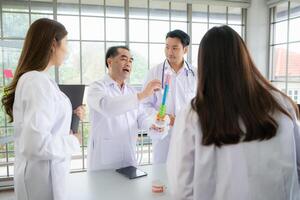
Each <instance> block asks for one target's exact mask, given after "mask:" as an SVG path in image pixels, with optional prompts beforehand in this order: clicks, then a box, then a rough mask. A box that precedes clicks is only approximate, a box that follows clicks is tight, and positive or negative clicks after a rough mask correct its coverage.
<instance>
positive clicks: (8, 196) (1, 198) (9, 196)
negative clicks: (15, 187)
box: [0, 191, 15, 200]
mask: <svg viewBox="0 0 300 200" xmlns="http://www.w3.org/2000/svg"><path fill="white" fill-rule="evenodd" d="M14 199H15V198H14V192H13V191H5V192H0V200H14Z"/></svg>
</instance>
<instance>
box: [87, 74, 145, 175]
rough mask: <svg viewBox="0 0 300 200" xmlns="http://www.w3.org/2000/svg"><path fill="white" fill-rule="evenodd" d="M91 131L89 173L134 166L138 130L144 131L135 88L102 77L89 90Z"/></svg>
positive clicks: (143, 113) (140, 108)
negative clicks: (121, 86)
mask: <svg viewBox="0 0 300 200" xmlns="http://www.w3.org/2000/svg"><path fill="white" fill-rule="evenodd" d="M87 103H88V106H89V109H90V122H91V131H90V135H89V142H88V165H87V168H88V170H102V169H116V168H121V167H126V166H129V165H133V166H135V165H137V161H136V152H135V149H136V141H137V134H138V129H139V128H147V127H149V126H150V122H147V119H148V118H147V115H146V114H145V112H143V109H142V105H141V104H140V103H139V101H138V98H137V94H136V91H135V90H134V88H132V87H130V86H129V85H127V84H125V85H124V87H123V88H122V89H120V88H119V86H118V84H117V82H115V81H114V80H112V79H111V77H110V76H109V75H105V76H104V78H103V79H101V80H99V81H96V82H94V83H92V84H91V85H90V87H89V90H88V96H87Z"/></svg>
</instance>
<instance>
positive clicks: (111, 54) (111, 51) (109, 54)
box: [105, 46, 130, 68]
mask: <svg viewBox="0 0 300 200" xmlns="http://www.w3.org/2000/svg"><path fill="white" fill-rule="evenodd" d="M118 49H126V50H128V51H130V50H129V48H128V47H127V46H112V47H109V49H108V50H107V52H106V55H105V65H106V67H107V68H108V63H107V59H108V58H113V57H116V56H117V55H118V54H119V52H118Z"/></svg>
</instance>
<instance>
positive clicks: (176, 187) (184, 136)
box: [167, 107, 195, 200]
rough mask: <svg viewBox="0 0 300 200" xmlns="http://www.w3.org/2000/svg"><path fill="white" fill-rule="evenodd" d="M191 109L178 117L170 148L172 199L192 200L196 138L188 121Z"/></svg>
mask: <svg viewBox="0 0 300 200" xmlns="http://www.w3.org/2000/svg"><path fill="white" fill-rule="evenodd" d="M189 110H190V107H189V109H183V110H182V111H180V113H179V114H178V116H177V119H176V122H175V124H174V128H173V133H172V136H171V142H170V147H169V154H168V160H167V174H168V180H169V185H170V191H171V194H172V199H176V200H192V199H194V198H193V179H194V164H195V163H194V160H195V158H194V157H195V136H194V130H193V129H192V128H190V127H191V126H190V125H189V123H190V121H191V120H189V119H187V117H188V113H189Z"/></svg>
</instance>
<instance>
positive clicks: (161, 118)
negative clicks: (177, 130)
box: [155, 74, 171, 128]
mask: <svg viewBox="0 0 300 200" xmlns="http://www.w3.org/2000/svg"><path fill="white" fill-rule="evenodd" d="M165 80H166V81H165V86H164V94H163V97H162V103H161V105H160V107H159V112H158V113H157V115H156V122H155V125H156V126H157V127H160V128H163V127H164V126H165V125H166V123H165V120H166V109H167V106H166V100H167V96H168V92H169V88H170V80H171V76H170V75H169V74H166V79H165Z"/></svg>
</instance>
